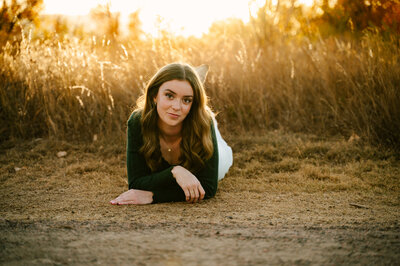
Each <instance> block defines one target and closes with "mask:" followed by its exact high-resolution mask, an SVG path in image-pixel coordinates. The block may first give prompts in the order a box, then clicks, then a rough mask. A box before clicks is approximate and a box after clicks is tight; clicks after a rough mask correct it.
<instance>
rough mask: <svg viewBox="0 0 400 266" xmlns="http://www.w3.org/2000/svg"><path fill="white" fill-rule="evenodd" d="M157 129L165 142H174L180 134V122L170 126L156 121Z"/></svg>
mask: <svg viewBox="0 0 400 266" xmlns="http://www.w3.org/2000/svg"><path fill="white" fill-rule="evenodd" d="M158 129H159V130H160V136H161V137H162V138H163V139H164V140H165V141H166V142H175V141H176V140H177V139H179V138H180V137H181V136H182V124H180V125H178V126H174V127H172V126H168V125H165V124H163V123H160V122H158Z"/></svg>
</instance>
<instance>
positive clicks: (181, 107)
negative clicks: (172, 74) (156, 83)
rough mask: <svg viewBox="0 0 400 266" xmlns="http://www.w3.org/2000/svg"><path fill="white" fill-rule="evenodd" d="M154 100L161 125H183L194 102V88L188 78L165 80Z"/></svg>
mask: <svg viewBox="0 0 400 266" xmlns="http://www.w3.org/2000/svg"><path fill="white" fill-rule="evenodd" d="M154 101H155V102H156V103H157V113H158V117H159V123H161V126H169V127H176V126H181V125H182V122H183V120H184V119H185V118H186V116H187V115H188V114H189V111H190V108H191V107H192V102H193V89H192V87H191V86H190V83H189V82H188V81H186V80H176V79H174V80H170V81H166V82H164V83H163V84H162V85H161V86H160V88H159V90H158V93H157V96H156V98H155V99H154Z"/></svg>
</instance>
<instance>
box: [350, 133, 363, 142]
mask: <svg viewBox="0 0 400 266" xmlns="http://www.w3.org/2000/svg"><path fill="white" fill-rule="evenodd" d="M359 140H360V137H359V136H358V135H357V134H356V133H353V134H352V135H351V136H350V138H349V140H348V142H356V141H359Z"/></svg>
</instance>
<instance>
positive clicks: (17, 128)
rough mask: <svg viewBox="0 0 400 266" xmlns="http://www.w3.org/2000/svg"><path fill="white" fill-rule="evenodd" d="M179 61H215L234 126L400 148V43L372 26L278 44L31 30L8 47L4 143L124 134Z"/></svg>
mask: <svg viewBox="0 0 400 266" xmlns="http://www.w3.org/2000/svg"><path fill="white" fill-rule="evenodd" d="M173 61H185V62H188V63H190V64H192V65H199V64H203V63H206V64H209V65H210V67H211V70H210V72H209V75H208V77H207V81H206V87H207V91H208V94H209V96H210V98H211V104H212V106H213V109H214V110H215V111H217V112H218V113H219V115H218V117H219V120H220V121H221V126H222V127H223V128H224V129H225V130H230V131H231V132H234V133H242V132H243V131H249V130H250V131H255V132H256V131H259V130H268V129H274V128H283V129H286V130H290V131H303V132H313V133H317V134H342V135H344V136H346V137H348V136H350V135H351V134H353V133H356V134H358V135H359V136H361V137H362V138H363V139H365V140H368V141H370V142H374V143H381V144H386V145H395V146H396V147H400V106H399V104H400V91H399V84H400V53H399V46H398V43H396V42H395V41H387V40H386V41H383V40H382V39H381V38H380V37H379V36H378V35H375V34H372V33H370V34H366V35H365V37H364V38H363V39H361V40H344V39H335V38H332V39H326V40H319V41H313V42H311V41H309V40H307V39H306V38H305V39H303V40H301V41H299V40H285V39H283V38H282V40H280V41H275V42H274V43H273V44H270V45H258V44H257V43H256V42H255V41H254V38H252V37H251V36H249V35H231V36H226V35H223V34H222V35H221V36H211V34H210V35H208V36H204V37H203V38H202V39H193V38H192V39H183V38H169V37H168V36H164V37H163V38H161V39H157V40H148V41H136V42H125V41H124V42H122V41H121V42H110V41H108V40H106V39H95V38H92V39H87V40H77V39H76V40H75V39H72V40H69V41H68V40H64V41H63V42H58V41H57V40H53V41H49V40H46V41H44V40H35V41H32V40H30V39H29V38H28V37H25V38H24V39H23V41H22V43H21V44H20V46H19V47H18V48H16V47H14V46H12V45H10V44H8V45H6V46H5V47H4V48H3V50H2V51H1V54H0V110H1V114H0V134H1V140H2V141H4V140H7V139H10V138H33V137H40V136H55V137H57V138H63V139H87V140H89V139H92V138H93V136H94V135H97V136H100V137H101V136H103V137H111V136H113V137H119V138H124V133H125V122H126V120H127V118H128V116H129V113H130V112H131V110H132V108H133V107H134V104H135V101H136V99H137V97H138V96H139V95H140V94H141V93H142V89H143V88H144V86H145V83H146V81H147V80H148V79H149V78H150V77H151V76H152V75H153V74H154V73H155V71H156V70H157V69H158V68H159V67H161V66H163V65H165V64H168V63H170V62H173Z"/></svg>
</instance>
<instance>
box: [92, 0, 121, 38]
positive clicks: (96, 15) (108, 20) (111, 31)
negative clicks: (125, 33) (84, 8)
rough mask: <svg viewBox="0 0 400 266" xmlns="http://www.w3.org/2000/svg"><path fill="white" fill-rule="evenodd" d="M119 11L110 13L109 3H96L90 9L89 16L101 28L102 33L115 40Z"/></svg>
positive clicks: (117, 34)
mask: <svg viewBox="0 0 400 266" xmlns="http://www.w3.org/2000/svg"><path fill="white" fill-rule="evenodd" d="M119 15H120V14H119V13H112V12H111V10H110V4H106V5H98V6H97V7H95V8H93V9H92V10H91V11H90V16H91V17H92V19H94V20H95V22H96V23H97V25H98V28H99V29H103V32H104V35H106V37H107V38H108V39H109V40H115V38H116V37H118V36H119V27H120V25H119Z"/></svg>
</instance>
